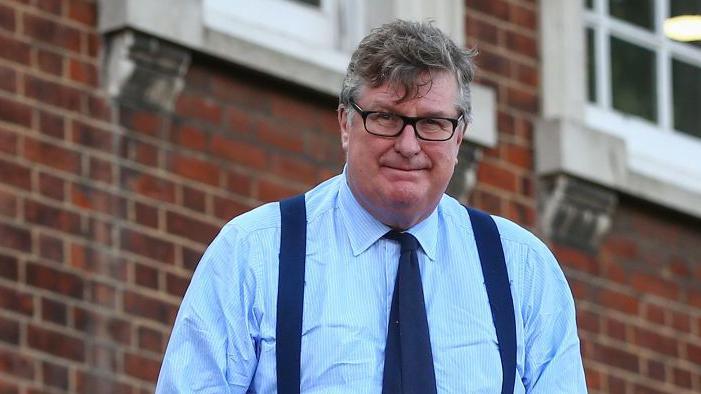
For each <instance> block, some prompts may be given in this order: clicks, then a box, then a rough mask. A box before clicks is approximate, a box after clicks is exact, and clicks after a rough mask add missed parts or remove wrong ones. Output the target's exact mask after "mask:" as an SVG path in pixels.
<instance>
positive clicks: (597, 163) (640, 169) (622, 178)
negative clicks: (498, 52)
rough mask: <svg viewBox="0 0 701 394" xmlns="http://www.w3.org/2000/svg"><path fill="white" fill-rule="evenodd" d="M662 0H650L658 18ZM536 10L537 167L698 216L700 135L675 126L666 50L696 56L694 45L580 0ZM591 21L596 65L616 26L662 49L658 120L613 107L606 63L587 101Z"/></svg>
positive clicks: (550, 0) (559, 0) (555, 1)
mask: <svg viewBox="0 0 701 394" xmlns="http://www.w3.org/2000/svg"><path fill="white" fill-rule="evenodd" d="M666 4H667V3H666V0H664V1H663V0H656V7H657V9H656V18H657V19H656V23H657V24H658V25H659V24H660V23H661V21H662V18H663V17H664V15H666ZM604 5H605V3H604V0H595V7H597V8H595V9H596V10H604V8H603V7H604ZM663 8H664V10H663V12H660V11H661V10H662V9H663ZM540 12H541V18H540V20H541V21H542V29H543V31H542V34H541V39H542V48H543V50H542V60H543V68H542V80H543V96H542V99H543V118H542V121H541V122H540V125H539V127H538V130H537V133H536V144H537V146H536V159H537V160H536V169H537V171H538V173H539V174H540V175H550V174H556V173H566V174H570V175H573V176H576V177H580V178H583V179H586V180H589V181H592V182H595V183H598V184H601V185H604V186H607V187H610V188H613V189H616V190H619V191H622V192H624V193H628V194H631V195H634V196H637V197H640V198H643V199H646V200H649V201H653V202H655V203H658V204H660V205H663V206H667V207H670V208H673V209H676V210H679V211H681V212H685V213H688V214H692V215H694V216H696V217H701V204H700V203H699V201H701V164H699V163H701V162H700V161H699V160H698V158H699V157H701V139H699V138H696V137H693V136H690V135H687V134H683V133H680V132H676V131H673V128H672V127H671V126H672V124H673V123H672V115H671V113H672V107H671V101H672V100H671V97H670V91H671V89H670V85H671V70H670V68H671V63H670V55H669V54H670V53H672V52H673V53H674V54H675V56H678V57H680V58H681V57H683V58H684V59H685V60H688V59H696V56H695V54H694V52H695V51H696V50H695V49H691V48H689V47H687V46H686V45H682V44H678V43H674V42H670V41H669V40H667V39H665V38H664V37H662V36H661V34H662V33H661V32H660V33H652V32H649V31H646V30H644V29H639V28H636V27H634V26H632V25H630V24H627V23H623V22H620V21H616V20H613V19H611V18H606V19H605V20H602V15H601V14H600V13H597V12H591V11H588V10H586V9H585V5H584V2H583V1H581V0H543V1H541V4H540ZM593 23H597V24H598V26H601V27H603V28H602V29H599V31H597V29H595V37H596V40H598V44H599V45H598V46H597V47H598V48H597V51H598V52H597V53H596V58H597V62H601V64H604V63H603V62H604V61H606V60H608V39H607V35H606V33H608V32H609V31H614V30H615V34H617V35H618V34H620V35H622V37H623V38H625V39H626V40H628V41H630V42H632V43H636V44H639V45H642V46H646V47H648V48H650V47H654V48H655V49H656V50H657V51H658V53H660V52H662V53H663V55H662V56H657V58H658V60H657V61H658V64H657V67H658V75H662V76H663V78H658V82H657V84H658V86H657V89H658V92H659V93H660V95H659V96H661V97H658V101H659V102H661V103H662V105H658V122H657V124H655V123H652V122H650V121H647V120H644V119H642V118H639V117H635V116H631V115H626V114H623V113H620V112H617V111H615V110H613V109H611V102H610V84H609V80H610V79H609V78H610V77H609V75H608V65H606V66H601V65H600V66H599V67H597V71H596V75H597V81H596V84H597V89H596V91H597V103H596V104H593V103H589V101H588V98H587V88H586V81H587V75H586V74H587V70H586V62H585V59H586V48H585V43H586V38H585V29H586V27H587V26H588V25H591V24H593ZM572 26H580V28H572ZM660 30H661V29H660V28H658V29H657V31H660ZM689 55H692V56H693V57H692V58H690V57H689ZM694 63H695V62H694Z"/></svg>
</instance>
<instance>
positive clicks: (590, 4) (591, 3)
mask: <svg viewBox="0 0 701 394" xmlns="http://www.w3.org/2000/svg"><path fill="white" fill-rule="evenodd" d="M584 5H585V7H587V9H588V10H591V9H594V0H586V1H585V2H584Z"/></svg>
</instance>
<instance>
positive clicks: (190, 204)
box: [182, 186, 207, 212]
mask: <svg viewBox="0 0 701 394" xmlns="http://www.w3.org/2000/svg"><path fill="white" fill-rule="evenodd" d="M182 193H183V206H184V207H185V208H188V209H192V210H193V211H199V212H205V211H206V210H207V194H205V193H204V192H202V191H200V190H197V189H194V188H191V187H187V186H183V188H182Z"/></svg>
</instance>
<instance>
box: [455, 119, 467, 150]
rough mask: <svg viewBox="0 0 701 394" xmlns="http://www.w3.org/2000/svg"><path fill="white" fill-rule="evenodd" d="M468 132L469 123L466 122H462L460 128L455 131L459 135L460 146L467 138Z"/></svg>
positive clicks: (458, 142) (457, 139)
mask: <svg viewBox="0 0 701 394" xmlns="http://www.w3.org/2000/svg"><path fill="white" fill-rule="evenodd" d="M466 130H467V123H465V121H463V122H462V124H460V125H458V127H457V128H456V129H455V134H457V135H458V136H457V138H456V140H455V141H456V143H457V145H458V146H460V144H462V139H463V138H464V137H465V131H466Z"/></svg>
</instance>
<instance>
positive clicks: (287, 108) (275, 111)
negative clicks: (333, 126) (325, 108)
mask: <svg viewBox="0 0 701 394" xmlns="http://www.w3.org/2000/svg"><path fill="white" fill-rule="evenodd" d="M317 111H318V109H317V108H314V107H313V106H312V105H311V104H310V103H307V102H304V101H302V100H300V99H299V98H297V99H295V98H293V97H289V96H282V95H275V96H272V97H271V100H270V112H271V114H272V116H273V117H274V118H278V119H280V120H283V121H284V122H285V123H289V122H293V123H297V124H299V125H310V126H311V124H312V123H313V122H314V119H315V118H316V116H317Z"/></svg>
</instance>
